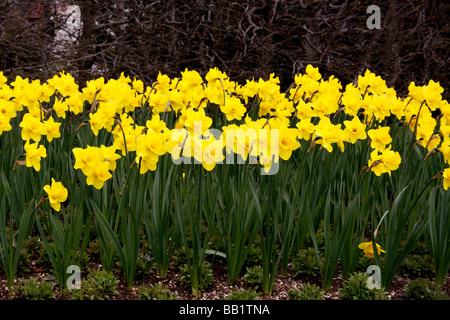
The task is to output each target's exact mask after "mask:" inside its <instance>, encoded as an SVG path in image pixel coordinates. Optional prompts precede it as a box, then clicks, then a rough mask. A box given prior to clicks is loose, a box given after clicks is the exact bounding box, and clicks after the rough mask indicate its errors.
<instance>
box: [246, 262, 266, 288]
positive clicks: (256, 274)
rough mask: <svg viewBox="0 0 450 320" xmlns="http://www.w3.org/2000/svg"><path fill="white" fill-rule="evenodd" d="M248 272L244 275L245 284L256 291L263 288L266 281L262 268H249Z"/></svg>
mask: <svg viewBox="0 0 450 320" xmlns="http://www.w3.org/2000/svg"><path fill="white" fill-rule="evenodd" d="M246 270H247V272H246V273H245V274H244V280H245V283H246V284H248V285H249V286H250V287H252V288H253V289H255V290H258V288H260V287H262V285H263V281H264V275H263V269H262V267H261V266H259V265H256V266H253V267H247V268H246Z"/></svg>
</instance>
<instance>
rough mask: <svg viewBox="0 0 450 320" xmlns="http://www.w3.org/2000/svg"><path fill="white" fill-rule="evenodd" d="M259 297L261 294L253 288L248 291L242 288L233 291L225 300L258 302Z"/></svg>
mask: <svg viewBox="0 0 450 320" xmlns="http://www.w3.org/2000/svg"><path fill="white" fill-rule="evenodd" d="M258 296H259V292H256V291H255V289H253V288H250V289H248V290H245V289H244V288H240V289H239V290H233V291H231V293H230V294H229V295H228V296H227V297H225V298H224V299H223V300H256V299H257V298H258Z"/></svg>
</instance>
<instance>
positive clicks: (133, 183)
mask: <svg viewBox="0 0 450 320" xmlns="http://www.w3.org/2000/svg"><path fill="white" fill-rule="evenodd" d="M293 80H294V81H293V83H292V85H291V86H290V87H289V89H288V90H287V91H286V92H282V91H281V89H280V83H279V82H280V81H279V79H278V78H277V77H276V76H275V75H274V74H271V75H270V77H269V78H268V79H266V80H264V79H248V80H247V81H246V83H236V82H234V81H232V79H230V78H229V77H228V76H227V75H226V74H225V73H224V72H221V71H220V70H218V69H217V68H214V69H210V70H209V72H208V73H207V74H206V75H205V76H204V77H202V76H201V75H200V74H199V73H198V72H197V71H193V70H188V69H186V70H185V71H184V72H181V75H180V77H179V78H170V77H168V76H167V75H164V74H161V73H160V74H159V75H158V77H157V79H155V81H154V82H153V83H151V84H144V83H143V82H142V81H141V80H139V79H131V78H130V77H128V76H126V75H124V74H122V75H121V76H120V77H119V78H118V79H104V78H97V79H93V80H91V81H88V82H87V83H85V84H82V86H81V85H80V84H77V83H76V81H75V80H74V78H73V77H72V76H71V75H70V74H67V73H64V72H61V73H60V74H58V75H55V76H54V77H53V78H51V79H49V80H48V81H46V82H41V81H40V80H30V79H23V78H21V77H20V76H16V77H15V79H12V80H11V81H8V80H7V78H6V77H5V76H4V75H3V73H0V143H1V149H0V150H1V151H0V152H1V154H0V169H1V185H2V187H1V188H0V190H1V194H0V201H1V202H0V209H1V210H0V213H1V217H0V218H1V219H0V228H1V231H2V241H3V242H2V246H1V247H0V257H1V263H2V264H3V265H4V266H5V268H4V270H6V271H5V272H6V273H7V279H8V281H9V282H8V283H11V281H12V279H14V276H15V267H16V265H17V259H16V258H15V257H17V255H18V254H19V253H18V252H19V251H20V245H21V241H23V239H25V238H26V237H28V236H29V235H30V234H32V232H36V230H38V231H39V233H40V235H41V236H42V237H44V238H46V239H47V238H48V239H49V240H48V241H50V242H51V241H53V242H52V243H50V242H49V243H48V245H47V246H46V249H47V250H48V251H49V255H50V256H51V258H52V259H51V260H52V263H53V265H54V268H55V270H59V271H57V273H58V274H59V276H57V279H58V281H59V282H60V283H59V285H60V286H61V287H65V286H66V285H67V284H66V283H65V280H66V279H67V275H66V274H65V268H66V267H68V266H69V265H72V264H76V263H77V261H79V260H77V259H79V257H80V256H81V254H82V252H80V250H81V251H83V250H84V249H85V247H86V246H87V242H88V241H89V239H88V238H87V237H88V236H89V232H88V231H89V230H88V229H89V228H96V231H97V232H96V235H97V236H98V238H99V243H100V253H101V259H102V265H103V267H104V268H105V269H107V270H111V268H112V266H113V265H114V263H115V261H114V257H115V254H117V256H118V258H119V259H120V261H121V267H122V268H123V272H124V274H125V278H126V281H127V285H128V287H129V288H131V286H132V284H133V281H134V274H135V271H136V267H137V266H136V264H137V261H138V258H139V254H140V249H141V243H140V241H141V239H140V234H141V231H143V230H144V231H145V234H146V236H147V237H148V241H149V243H150V247H151V250H152V254H153V255H154V259H155V262H156V264H157V272H158V273H160V275H162V276H165V275H166V274H167V269H168V267H169V265H170V263H171V259H172V256H173V253H174V251H175V250H176V249H177V248H180V247H182V246H183V247H184V248H185V249H186V248H189V250H186V255H187V265H188V267H189V272H190V279H191V285H192V289H193V293H194V294H196V293H197V292H198V288H201V287H202V281H203V280H202V277H201V275H202V273H201V265H202V262H203V261H204V259H205V256H206V255H210V254H215V255H219V256H220V257H222V258H225V260H226V263H227V267H228V268H227V270H228V277H229V281H230V283H233V282H235V281H236V280H237V278H238V277H239V275H240V272H241V271H242V268H243V267H244V264H245V260H246V256H247V254H248V252H249V250H250V244H252V243H254V241H255V239H259V242H258V244H259V245H260V250H261V252H262V262H261V263H262V267H263V270H264V272H263V278H264V281H263V290H264V291H265V292H268V293H270V292H271V290H272V285H273V281H274V278H275V275H276V272H277V270H278V267H279V266H281V270H282V272H285V271H286V270H287V265H288V263H289V261H290V259H291V257H292V255H293V254H295V253H296V252H298V250H300V249H301V248H302V247H304V246H305V243H306V242H305V240H306V239H311V240H312V242H310V243H312V244H313V246H314V248H315V250H316V252H317V257H318V259H319V260H318V261H319V265H320V272H321V279H322V285H323V287H324V288H325V289H329V287H330V285H331V280H332V278H333V275H334V272H335V271H336V267H337V263H338V260H340V261H341V264H342V269H343V272H344V276H348V275H350V274H351V272H352V271H353V270H354V268H355V265H356V262H357V259H358V257H360V256H361V254H362V253H361V251H360V250H359V248H358V245H359V244H360V243H366V244H365V245H364V248H365V249H364V250H365V252H366V253H367V252H369V251H370V252H372V253H371V255H370V258H372V259H374V264H377V265H380V266H382V274H383V276H382V277H381V279H382V281H384V282H383V285H384V286H385V287H386V286H388V285H389V283H390V281H392V278H393V276H394V275H395V272H396V271H395V270H396V269H398V268H397V267H398V264H400V263H401V262H402V261H403V259H404V255H406V254H407V252H408V250H412V248H413V247H414V246H415V244H416V243H417V242H418V241H421V240H423V239H424V238H426V239H429V240H431V241H429V243H430V250H431V251H432V252H433V256H434V259H435V262H436V273H437V274H438V275H439V277H440V278H439V277H438V278H439V279H441V278H442V274H444V275H445V274H446V272H447V271H448V267H449V258H448V256H449V255H448V249H447V248H446V246H445V243H442V241H441V240H440V239H445V236H446V235H448V228H447V231H446V230H445V228H443V229H442V228H440V229H436V228H435V226H436V225H440V224H441V225H442V224H444V225H449V219H448V217H446V216H445V214H444V213H443V212H444V211H445V209H443V208H445V207H446V206H447V205H448V201H449V195H448V193H449V192H448V188H449V186H450V168H449V164H450V105H449V103H448V102H447V101H446V100H443V99H442V92H443V90H444V89H443V88H442V87H441V86H440V85H439V83H438V82H434V81H433V80H430V81H429V83H428V84H424V85H422V86H418V85H416V84H415V83H414V82H412V83H411V84H410V86H409V93H408V95H407V96H398V95H397V93H396V91H395V89H394V88H390V87H388V86H387V85H386V82H385V81H384V80H383V79H382V78H381V77H380V76H377V75H375V74H374V73H372V72H370V71H369V70H367V71H366V72H365V73H364V74H363V75H359V76H358V81H357V83H355V84H353V83H349V84H346V85H345V84H342V83H341V82H340V81H339V79H338V78H336V77H334V76H331V77H330V78H328V79H324V78H323V77H322V76H321V74H320V72H319V70H318V69H317V68H314V67H313V66H311V65H308V66H307V68H306V70H305V73H304V74H298V75H296V76H295V78H294V79H293ZM446 190H447V191H446ZM47 200H48V201H47ZM52 210H53V211H52ZM431 211H432V213H430V212H431ZM80 216H81V217H82V218H78V217H80ZM6 217H9V219H6ZM7 221H9V224H8V222H7ZM12 221H15V224H11V222H12ZM35 223H36V224H35ZM205 225H206V227H207V228H206V232H205ZM35 226H37V228H35ZM319 226H323V227H324V232H325V237H324V238H325V240H324V243H323V244H320V243H318V239H317V238H316V236H315V235H316V231H317V230H318V228H319ZM8 227H9V228H8ZM14 228H16V229H17V230H14ZM52 232H53V233H54V234H52ZM3 233H8V234H9V237H3ZM65 234H72V235H73V237H72V238H70V239H71V241H64V237H65V236H64V235H65ZM368 234H370V235H371V237H369V238H368V236H367V235H368ZM51 236H53V237H51ZM66 237H68V236H66ZM7 238H8V239H9V240H8V239H7ZM67 239H69V238H67ZM211 239H220V240H216V241H215V242H211V241H210V240H211ZM90 240H92V239H90ZM367 241H368V242H367ZM404 241H406V248H405V247H404V246H402V247H400V244H401V243H405V242H404ZM13 243H17V246H15V245H13ZM379 243H380V244H381V246H382V248H383V250H380V249H378V250H377V251H376V252H374V250H372V249H373V248H375V245H376V246H379ZM51 244H52V245H51ZM111 244H112V245H111ZM372 244H373V248H372V247H371V246H372ZM80 248H81V249H80ZM360 248H361V247H360ZM378 248H381V247H378ZM18 250H19V251H18ZM113 253H114V254H113ZM380 259H383V260H382V261H381V260H380Z"/></svg>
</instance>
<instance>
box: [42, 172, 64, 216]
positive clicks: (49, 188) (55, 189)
mask: <svg viewBox="0 0 450 320" xmlns="http://www.w3.org/2000/svg"><path fill="white" fill-rule="evenodd" d="M44 191H45V192H47V195H48V200H49V201H50V206H51V207H52V208H53V209H54V210H55V211H59V210H61V202H64V201H66V199H67V194H68V192H67V189H66V188H65V187H64V186H63V184H62V183H61V182H56V181H55V179H53V178H52V183H51V185H48V184H47V185H45V186H44Z"/></svg>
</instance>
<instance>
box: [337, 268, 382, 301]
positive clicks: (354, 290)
mask: <svg viewBox="0 0 450 320" xmlns="http://www.w3.org/2000/svg"><path fill="white" fill-rule="evenodd" d="M368 277H369V275H368V274H367V273H364V272H355V273H353V274H352V275H351V276H350V277H349V278H348V279H347V280H346V281H344V283H343V284H342V288H341V289H340V290H339V291H340V293H341V294H342V298H343V299H344V300H388V295H387V292H385V291H384V290H383V288H380V289H377V288H373V289H369V288H368V287H367V279H368Z"/></svg>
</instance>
